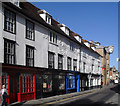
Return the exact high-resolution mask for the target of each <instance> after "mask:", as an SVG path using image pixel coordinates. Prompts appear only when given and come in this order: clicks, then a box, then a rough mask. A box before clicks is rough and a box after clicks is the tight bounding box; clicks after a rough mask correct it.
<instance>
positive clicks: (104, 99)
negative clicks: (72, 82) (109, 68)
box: [47, 84, 120, 106]
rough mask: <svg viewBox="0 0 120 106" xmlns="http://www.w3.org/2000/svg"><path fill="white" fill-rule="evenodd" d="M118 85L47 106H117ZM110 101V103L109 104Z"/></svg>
mask: <svg viewBox="0 0 120 106" xmlns="http://www.w3.org/2000/svg"><path fill="white" fill-rule="evenodd" d="M119 95H120V84H118V85H111V86H110V87H105V88H102V89H100V90H99V91H97V92H91V93H88V94H83V95H78V96H75V97H71V98H67V99H63V100H60V101H55V102H50V103H47V105H68V106H69V105H83V104H84V105H85V104H89V105H90V104H92V105H93V104H96V106H98V105H106V104H107V105H108V106H110V105H111V104H112V106H113V105H115V106H118V101H119V99H120V97H119ZM111 101H112V102H111Z"/></svg>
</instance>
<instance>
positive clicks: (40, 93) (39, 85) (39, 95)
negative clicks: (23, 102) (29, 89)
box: [36, 75, 42, 99]
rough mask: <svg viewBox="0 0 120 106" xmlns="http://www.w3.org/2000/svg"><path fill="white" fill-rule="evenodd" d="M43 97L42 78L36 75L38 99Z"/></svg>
mask: <svg viewBox="0 0 120 106" xmlns="http://www.w3.org/2000/svg"><path fill="white" fill-rule="evenodd" d="M41 97H42V77H41V76H40V75H36V98H37V99H38V98H41Z"/></svg>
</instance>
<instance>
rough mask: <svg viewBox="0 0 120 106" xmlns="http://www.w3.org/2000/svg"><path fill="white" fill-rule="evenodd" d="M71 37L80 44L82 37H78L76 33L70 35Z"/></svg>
mask: <svg viewBox="0 0 120 106" xmlns="http://www.w3.org/2000/svg"><path fill="white" fill-rule="evenodd" d="M72 35H73V36H74V37H75V39H76V40H78V41H79V42H80V43H81V41H82V37H81V36H80V35H78V34H77V33H72Z"/></svg>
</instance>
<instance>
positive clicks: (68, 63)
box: [67, 57, 71, 70]
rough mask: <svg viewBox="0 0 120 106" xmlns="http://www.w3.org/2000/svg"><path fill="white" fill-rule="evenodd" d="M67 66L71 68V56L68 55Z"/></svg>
mask: <svg viewBox="0 0 120 106" xmlns="http://www.w3.org/2000/svg"><path fill="white" fill-rule="evenodd" d="M67 67H68V70H71V58H70V57H68V58H67Z"/></svg>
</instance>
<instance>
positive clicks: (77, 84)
mask: <svg viewBox="0 0 120 106" xmlns="http://www.w3.org/2000/svg"><path fill="white" fill-rule="evenodd" d="M76 86H77V87H76V88H77V92H79V89H80V76H79V75H76Z"/></svg>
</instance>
